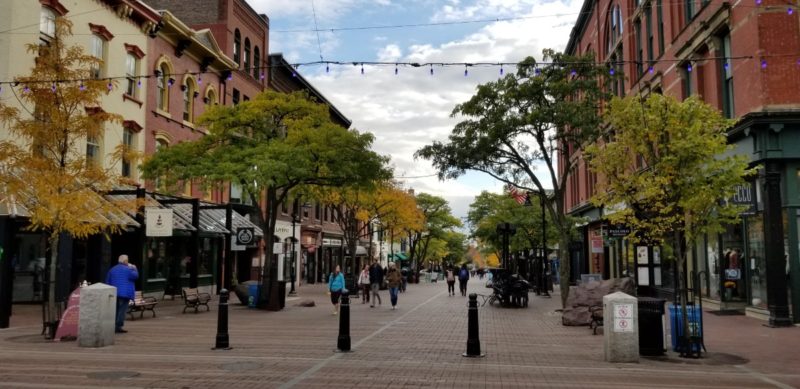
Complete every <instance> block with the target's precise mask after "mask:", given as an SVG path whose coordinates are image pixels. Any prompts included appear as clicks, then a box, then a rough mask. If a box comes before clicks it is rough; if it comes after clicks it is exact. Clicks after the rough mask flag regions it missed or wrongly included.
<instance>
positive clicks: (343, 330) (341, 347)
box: [336, 289, 350, 353]
mask: <svg viewBox="0 0 800 389" xmlns="http://www.w3.org/2000/svg"><path fill="white" fill-rule="evenodd" d="M341 298H342V305H341V307H340V308H339V338H338V339H337V342H336V351H337V352H343V353H346V352H349V351H350V292H348V291H347V289H344V290H343V291H342V297H341Z"/></svg>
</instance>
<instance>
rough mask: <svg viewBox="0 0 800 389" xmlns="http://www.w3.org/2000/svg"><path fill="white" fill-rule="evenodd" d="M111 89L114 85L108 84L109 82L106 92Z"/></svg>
mask: <svg viewBox="0 0 800 389" xmlns="http://www.w3.org/2000/svg"><path fill="white" fill-rule="evenodd" d="M112 89H114V85H113V84H112V83H110V82H109V83H108V90H112Z"/></svg>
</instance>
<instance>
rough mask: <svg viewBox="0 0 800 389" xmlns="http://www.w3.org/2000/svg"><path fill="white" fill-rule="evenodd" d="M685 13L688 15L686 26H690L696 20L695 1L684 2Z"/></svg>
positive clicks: (687, 0) (686, 0)
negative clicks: (693, 19)
mask: <svg viewBox="0 0 800 389" xmlns="http://www.w3.org/2000/svg"><path fill="white" fill-rule="evenodd" d="M683 11H684V12H685V13H686V20H685V21H684V23H685V24H689V22H691V21H692V18H694V0H683Z"/></svg>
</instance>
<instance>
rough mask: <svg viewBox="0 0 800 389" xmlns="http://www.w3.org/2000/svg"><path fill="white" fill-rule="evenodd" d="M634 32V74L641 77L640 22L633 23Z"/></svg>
mask: <svg viewBox="0 0 800 389" xmlns="http://www.w3.org/2000/svg"><path fill="white" fill-rule="evenodd" d="M633 28H634V32H635V34H636V74H637V75H638V76H639V77H641V76H642V74H644V67H643V66H642V65H643V61H644V58H642V57H643V51H644V50H643V49H642V21H641V20H637V21H635V22H633Z"/></svg>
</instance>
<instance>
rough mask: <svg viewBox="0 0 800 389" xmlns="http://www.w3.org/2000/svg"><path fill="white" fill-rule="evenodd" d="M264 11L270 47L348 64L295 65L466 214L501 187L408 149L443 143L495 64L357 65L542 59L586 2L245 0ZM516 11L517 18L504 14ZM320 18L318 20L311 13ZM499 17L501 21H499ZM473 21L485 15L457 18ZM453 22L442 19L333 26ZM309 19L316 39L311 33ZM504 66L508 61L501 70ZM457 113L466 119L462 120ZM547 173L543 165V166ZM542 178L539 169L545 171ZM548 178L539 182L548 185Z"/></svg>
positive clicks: (495, 71)
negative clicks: (441, 168) (447, 170)
mask: <svg viewBox="0 0 800 389" xmlns="http://www.w3.org/2000/svg"><path fill="white" fill-rule="evenodd" d="M248 1H249V3H250V5H251V6H253V8H254V9H255V10H256V11H258V12H259V13H265V14H267V16H269V18H270V53H279V52H280V53H283V55H284V57H286V59H287V60H288V61H289V62H291V63H308V62H313V61H319V60H320V57H321V58H322V59H324V60H327V61H341V62H347V63H348V65H344V66H330V67H329V69H326V67H325V66H324V65H315V66H300V67H299V68H298V72H299V73H301V74H302V75H303V76H304V77H305V78H306V79H307V80H309V81H310V82H311V83H312V84H313V85H314V86H315V87H316V88H317V89H318V90H319V91H320V92H321V93H322V94H323V95H324V96H325V97H326V98H327V99H328V100H329V101H330V102H331V103H333V104H334V105H335V106H336V107H337V108H338V109H339V110H340V111H341V112H342V113H343V114H344V115H345V116H347V117H348V118H349V119H350V120H352V122H353V128H356V129H358V130H359V131H368V132H371V133H373V134H374V135H375V144H374V145H373V149H374V150H375V151H376V152H378V153H380V154H383V155H389V156H390V157H391V164H392V166H393V167H394V169H395V176H396V177H407V178H402V179H401V180H400V181H401V182H403V184H404V185H405V186H406V187H407V188H414V190H415V191H416V192H417V193H419V192H425V193H430V194H433V195H437V196H441V197H444V198H445V199H447V200H448V202H449V203H450V206H451V208H452V209H453V214H454V215H455V216H457V217H459V218H462V219H463V218H464V217H465V216H466V214H467V211H468V208H469V204H470V203H472V201H473V198H474V197H475V196H476V195H478V194H480V193H481V191H483V190H488V191H492V192H496V193H499V192H501V191H502V187H503V184H501V183H500V182H498V181H496V180H494V179H492V178H491V177H489V176H488V175H485V174H483V173H480V172H468V173H467V174H466V175H464V176H462V177H460V178H459V179H456V180H448V181H439V180H438V178H437V177H436V176H435V173H436V170H435V169H434V168H433V166H432V165H431V164H430V162H429V161H427V160H423V159H415V158H414V152H415V151H417V150H418V149H419V148H421V147H423V146H425V145H427V144H430V143H432V142H433V141H436V140H439V141H446V139H447V136H448V135H449V134H450V132H451V131H452V129H453V126H454V125H455V124H456V123H458V121H459V118H458V117H455V118H454V117H451V115H450V114H451V112H452V111H453V108H454V107H455V106H456V105H457V104H459V103H462V102H465V101H467V100H468V99H469V98H470V97H471V96H472V95H473V94H474V93H475V91H476V87H477V86H478V85H479V84H482V83H486V82H489V81H493V80H496V79H497V78H498V77H500V68H499V67H485V68H483V67H481V68H478V67H472V68H469V74H468V75H467V76H465V75H464V70H465V69H464V68H463V67H435V68H434V69H433V70H434V74H433V75H431V74H430V68H413V67H399V68H398V69H397V70H398V72H397V74H395V66H369V65H367V66H364V73H363V74H362V73H361V66H360V65H355V66H354V65H352V63H353V62H357V63H360V62H370V61H380V62H419V63H425V62H519V61H521V60H523V59H524V58H525V57H528V56H533V57H535V58H537V59H541V53H542V49H544V48H553V49H556V50H563V49H564V47H565V46H566V43H567V40H568V39H569V33H570V31H571V29H572V26H573V25H574V23H575V21H576V20H577V17H578V13H579V12H580V7H581V5H582V2H583V0H563V1H547V0H313V4H312V0H248ZM509 18H515V19H514V20H508V19H509ZM315 19H316V20H315ZM498 19H500V20H498ZM476 20H492V21H491V22H480V23H460V22H467V21H476ZM429 23H449V24H445V25H438V26H424V27H421V26H420V27H405V28H379V29H358V30H352V31H330V29H338V28H353V27H371V26H397V25H409V24H429ZM315 24H316V26H317V28H318V29H320V30H328V31H321V32H320V33H319V36H317V33H316V32H314V31H311V30H314V29H315ZM503 70H504V71H505V72H510V71H513V70H514V69H513V67H504V69H503ZM462 119H463V118H462ZM539 170H540V171H542V172H544V169H539ZM542 177H543V178H544V177H545V176H542ZM549 181H550V179H549V177H547V178H546V179H545V180H544V182H549Z"/></svg>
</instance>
